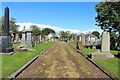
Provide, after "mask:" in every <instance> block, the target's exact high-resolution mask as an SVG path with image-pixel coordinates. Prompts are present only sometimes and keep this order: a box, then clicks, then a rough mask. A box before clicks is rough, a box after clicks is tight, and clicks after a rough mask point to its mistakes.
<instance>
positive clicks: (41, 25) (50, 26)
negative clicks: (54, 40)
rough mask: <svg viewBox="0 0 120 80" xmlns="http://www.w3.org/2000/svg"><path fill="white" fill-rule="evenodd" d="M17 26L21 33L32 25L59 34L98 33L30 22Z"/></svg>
mask: <svg viewBox="0 0 120 80" xmlns="http://www.w3.org/2000/svg"><path fill="white" fill-rule="evenodd" d="M16 24H17V25H20V27H19V31H22V30H23V27H24V26H26V30H28V29H30V26H31V25H36V26H38V27H39V28H40V29H43V28H51V29H53V30H55V31H56V33H59V32H60V31H70V32H71V33H76V34H80V33H87V32H91V31H96V30H93V29H89V30H84V31H83V30H76V29H65V28H59V27H56V26H52V25H44V24H34V23H30V22H29V23H16ZM97 31H99V32H102V30H97Z"/></svg>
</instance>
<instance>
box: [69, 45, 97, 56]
mask: <svg viewBox="0 0 120 80" xmlns="http://www.w3.org/2000/svg"><path fill="white" fill-rule="evenodd" d="M69 44H70V43H69ZM70 45H71V46H72V47H74V48H76V45H75V44H70ZM78 51H79V52H81V53H82V54H84V55H87V54H88V53H90V52H95V51H99V49H87V48H85V49H82V50H78Z"/></svg>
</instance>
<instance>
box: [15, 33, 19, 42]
mask: <svg viewBox="0 0 120 80" xmlns="http://www.w3.org/2000/svg"><path fill="white" fill-rule="evenodd" d="M15 42H19V35H18V34H15Z"/></svg>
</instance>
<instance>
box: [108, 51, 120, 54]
mask: <svg viewBox="0 0 120 80" xmlns="http://www.w3.org/2000/svg"><path fill="white" fill-rule="evenodd" d="M110 52H111V53H112V54H120V51H116V50H110Z"/></svg>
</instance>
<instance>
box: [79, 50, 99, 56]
mask: <svg viewBox="0 0 120 80" xmlns="http://www.w3.org/2000/svg"><path fill="white" fill-rule="evenodd" d="M78 51H79V52H81V53H82V54H84V55H87V54H88V53H90V52H95V51H99V49H87V48H85V49H82V50H78Z"/></svg>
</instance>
